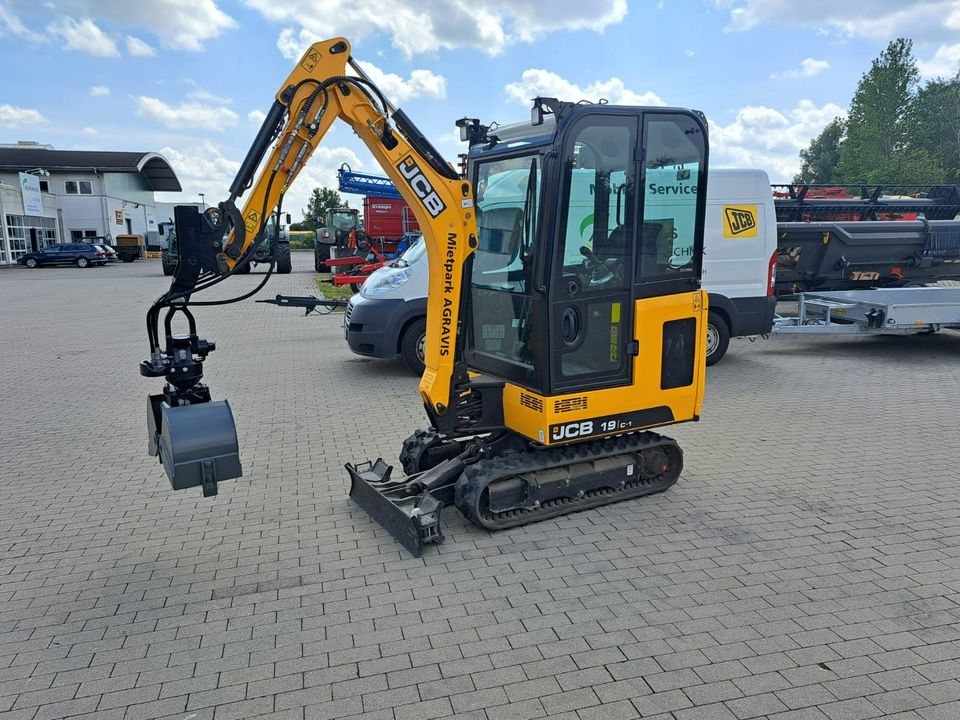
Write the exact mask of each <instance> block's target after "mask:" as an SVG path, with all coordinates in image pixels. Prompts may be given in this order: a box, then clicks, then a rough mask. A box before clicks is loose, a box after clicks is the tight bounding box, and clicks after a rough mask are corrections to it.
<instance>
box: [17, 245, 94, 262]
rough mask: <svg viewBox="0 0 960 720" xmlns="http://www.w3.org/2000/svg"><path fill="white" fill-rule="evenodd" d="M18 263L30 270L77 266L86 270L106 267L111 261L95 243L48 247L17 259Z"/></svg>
mask: <svg viewBox="0 0 960 720" xmlns="http://www.w3.org/2000/svg"><path fill="white" fill-rule="evenodd" d="M17 262H18V263H20V264H21V265H26V266H27V267H28V268H35V267H40V266H41V265H76V266H77V267H81V268H85V267H90V266H91V265H106V264H107V263H108V262H110V260H109V259H108V256H107V253H106V252H105V251H103V250H101V249H100V248H99V247H98V246H97V245H94V244H93V243H63V244H60V245H48V246H47V247H45V248H43V250H39V251H37V252H28V253H27V254H26V255H22V256H20V257H19V258H17Z"/></svg>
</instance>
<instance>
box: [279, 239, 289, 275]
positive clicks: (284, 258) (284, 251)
mask: <svg viewBox="0 0 960 720" xmlns="http://www.w3.org/2000/svg"><path fill="white" fill-rule="evenodd" d="M275 252H276V258H277V273H279V274H280V275H289V274H290V271H291V270H293V263H292V262H291V261H290V246H289V245H288V244H287V243H277V248H276V251H275Z"/></svg>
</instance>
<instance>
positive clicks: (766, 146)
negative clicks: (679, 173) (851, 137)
mask: <svg viewBox="0 0 960 720" xmlns="http://www.w3.org/2000/svg"><path fill="white" fill-rule="evenodd" d="M845 114H846V112H845V111H844V109H843V108H841V107H840V106H839V105H834V104H833V103H827V104H825V105H823V106H821V107H817V106H816V105H814V104H813V103H812V102H811V101H810V100H801V101H800V102H799V103H797V105H796V106H795V107H794V108H793V109H792V110H788V111H785V112H781V111H779V110H775V109H773V108H769V107H764V106H762V105H760V106H756V105H750V106H747V107H744V108H741V109H740V111H739V112H738V113H737V117H736V118H735V119H734V121H733V122H731V123H730V124H729V125H725V126H724V125H719V124H717V123H715V122H711V123H710V154H711V164H712V165H713V166H714V167H749V168H762V169H764V170H766V171H767V172H768V173H769V174H770V178H771V180H773V181H774V182H776V181H778V180H787V181H789V180H790V179H791V178H792V177H793V175H794V174H795V173H796V172H797V170H799V169H800V157H799V152H800V150H801V149H803V148H805V147H807V146H808V145H809V144H810V140H811V139H812V138H814V137H815V136H817V135H819V134H820V132H821V131H822V130H823V128H824V127H825V126H826V125H827V123H829V122H830V121H831V120H833V119H834V118H835V117H842V116H844V115H845Z"/></svg>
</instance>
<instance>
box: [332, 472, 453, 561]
mask: <svg viewBox="0 0 960 720" xmlns="http://www.w3.org/2000/svg"><path fill="white" fill-rule="evenodd" d="M346 468H347V472H348V473H349V474H350V498H351V499H352V500H353V501H354V502H355V503H356V504H357V505H359V506H360V507H362V508H363V509H364V510H366V511H367V514H368V515H369V516H370V517H372V518H373V519H374V520H376V521H377V522H378V523H379V524H380V526H381V527H382V528H383V529H384V530H386V531H387V532H388V533H390V534H391V535H392V536H393V537H394V539H395V540H396V541H397V542H398V543H400V544H401V545H403V546H404V547H405V548H406V549H407V550H409V551H410V554H411V555H413V556H414V557H420V556H421V555H422V554H423V548H424V546H425V545H427V544H429V543H442V542H443V533H442V532H441V531H440V511H441V510H443V502H442V501H441V500H439V499H437V498H436V497H434V496H433V495H432V494H431V493H430V492H429V491H426V492H419V493H414V494H411V492H410V490H409V485H408V483H407V482H404V481H391V479H390V473H391V471H392V470H393V468H392V467H391V466H390V465H387V464H386V463H385V462H384V461H383V458H378V459H377V461H376V462H373V463H371V462H363V463H358V464H357V465H352V464H351V463H347V464H346ZM405 480H406V479H405Z"/></svg>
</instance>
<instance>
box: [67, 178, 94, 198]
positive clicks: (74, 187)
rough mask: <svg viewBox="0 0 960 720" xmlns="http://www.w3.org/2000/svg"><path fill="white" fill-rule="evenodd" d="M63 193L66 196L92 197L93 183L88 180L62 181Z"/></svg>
mask: <svg viewBox="0 0 960 720" xmlns="http://www.w3.org/2000/svg"><path fill="white" fill-rule="evenodd" d="M63 191H64V192H65V193H66V194H67V195H93V183H91V182H90V181H89V180H64V182H63Z"/></svg>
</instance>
